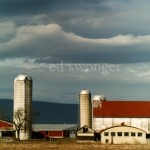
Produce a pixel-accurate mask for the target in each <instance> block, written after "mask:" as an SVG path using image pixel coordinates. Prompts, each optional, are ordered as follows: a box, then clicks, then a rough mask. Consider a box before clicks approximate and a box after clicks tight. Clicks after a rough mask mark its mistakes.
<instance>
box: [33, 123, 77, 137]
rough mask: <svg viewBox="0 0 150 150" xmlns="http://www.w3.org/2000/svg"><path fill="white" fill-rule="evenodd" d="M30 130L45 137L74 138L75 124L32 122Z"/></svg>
mask: <svg viewBox="0 0 150 150" xmlns="http://www.w3.org/2000/svg"><path fill="white" fill-rule="evenodd" d="M32 130H33V131H34V132H36V133H39V134H41V135H43V137H45V138H75V137H76V131H77V125H76V124H33V125H32Z"/></svg>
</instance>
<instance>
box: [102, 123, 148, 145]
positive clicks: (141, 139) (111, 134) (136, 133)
mask: <svg viewBox="0 0 150 150" xmlns="http://www.w3.org/2000/svg"><path fill="white" fill-rule="evenodd" d="M101 143H103V144H105V143H107V144H133V143H136V144H145V143H146V132H145V131H143V130H141V129H138V128H135V127H131V126H125V125H122V126H114V127H111V128H107V129H105V130H103V131H101Z"/></svg>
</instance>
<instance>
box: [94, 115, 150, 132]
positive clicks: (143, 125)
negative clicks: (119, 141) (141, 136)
mask: <svg viewBox="0 0 150 150" xmlns="http://www.w3.org/2000/svg"><path fill="white" fill-rule="evenodd" d="M123 122H124V124H125V125H128V126H133V127H137V128H139V129H142V130H144V131H146V132H147V133H150V129H149V128H150V127H149V122H150V121H149V118H93V119H92V129H94V130H95V131H100V130H102V129H106V128H109V127H112V126H118V125H121V123H123Z"/></svg>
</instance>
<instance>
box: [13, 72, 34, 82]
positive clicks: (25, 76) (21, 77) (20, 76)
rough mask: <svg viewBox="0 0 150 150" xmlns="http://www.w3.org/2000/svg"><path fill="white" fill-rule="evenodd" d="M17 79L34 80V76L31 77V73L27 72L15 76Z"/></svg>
mask: <svg viewBox="0 0 150 150" xmlns="http://www.w3.org/2000/svg"><path fill="white" fill-rule="evenodd" d="M16 80H21V81H22V80H32V77H30V76H29V75H27V74H25V73H21V74H19V75H18V76H17V77H16V78H15V81H16Z"/></svg>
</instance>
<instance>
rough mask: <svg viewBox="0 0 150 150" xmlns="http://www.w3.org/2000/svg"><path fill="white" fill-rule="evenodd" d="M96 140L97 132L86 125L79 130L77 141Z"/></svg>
mask: <svg viewBox="0 0 150 150" xmlns="http://www.w3.org/2000/svg"><path fill="white" fill-rule="evenodd" d="M94 138H95V131H94V130H93V129H91V128H89V127H88V126H86V125H85V126H83V127H82V128H80V129H78V130H77V140H88V141H89V140H92V141H94Z"/></svg>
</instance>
